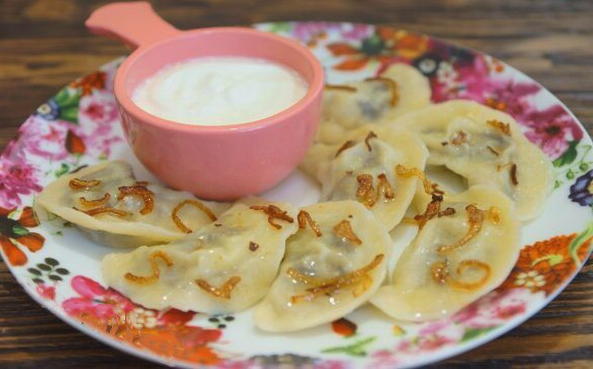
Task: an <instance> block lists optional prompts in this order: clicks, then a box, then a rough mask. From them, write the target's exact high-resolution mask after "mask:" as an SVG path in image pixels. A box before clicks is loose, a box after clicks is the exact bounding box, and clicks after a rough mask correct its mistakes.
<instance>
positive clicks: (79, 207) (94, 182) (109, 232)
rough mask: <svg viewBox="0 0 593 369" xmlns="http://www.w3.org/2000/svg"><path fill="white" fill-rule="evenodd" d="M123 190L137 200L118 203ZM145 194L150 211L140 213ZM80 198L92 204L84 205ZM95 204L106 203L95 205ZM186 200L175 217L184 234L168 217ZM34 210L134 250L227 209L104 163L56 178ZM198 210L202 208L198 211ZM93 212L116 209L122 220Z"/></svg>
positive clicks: (123, 165) (176, 236)
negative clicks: (130, 191)
mask: <svg viewBox="0 0 593 369" xmlns="http://www.w3.org/2000/svg"><path fill="white" fill-rule="evenodd" d="M78 180H82V182H77V181H78ZM72 181H74V182H72ZM71 182H72V183H73V185H74V187H75V188H72V185H71ZM76 183H78V186H76ZM124 186H138V187H139V188H136V189H132V191H133V192H134V193H136V194H138V195H129V196H125V197H123V198H121V199H118V196H121V190H120V188H121V187H124ZM149 192H151V193H152V195H147V196H149V197H150V198H152V210H150V211H147V210H144V211H143V209H144V208H145V206H147V205H148V204H147V203H146V201H145V200H144V199H143V197H142V194H144V195H146V194H147V193H149ZM81 198H84V199H85V200H87V201H91V203H88V204H87V203H85V202H84V200H81ZM99 199H103V200H104V201H96V202H93V201H95V200H99ZM148 201H151V200H150V199H149V200H148ZM184 201H185V202H186V203H184V204H183V205H182V206H181V207H180V208H179V209H178V211H177V212H176V215H177V216H178V220H179V221H180V222H181V224H182V227H185V228H183V229H182V228H180V226H179V225H177V224H176V223H175V222H174V221H173V216H172V214H173V211H174V209H175V208H176V207H177V206H178V205H180V204H182V203H183V202H184ZM37 205H39V206H41V208H44V209H45V210H47V211H48V212H50V213H53V214H55V215H57V216H59V217H61V218H63V219H65V220H67V221H69V222H71V223H73V224H75V225H76V226H77V227H79V228H80V229H81V230H83V231H85V233H86V234H87V235H88V236H89V237H90V238H91V239H93V240H94V241H96V242H99V243H102V244H106V245H110V246H113V247H137V246H140V245H154V244H159V243H165V242H170V241H173V240H177V239H179V238H182V237H184V236H185V235H186V234H187V232H189V231H194V230H196V229H199V228H200V227H202V226H204V225H206V224H209V223H212V221H213V220H214V219H215V218H216V216H217V215H218V214H220V213H222V212H223V211H224V210H225V209H228V208H229V206H230V205H229V204H224V203H217V202H212V201H202V200H198V199H197V198H196V197H194V195H192V194H190V193H188V192H182V191H174V190H171V189H168V188H165V187H163V186H160V185H157V184H150V183H141V182H137V181H136V179H135V178H134V175H133V173H132V169H131V167H130V165H129V164H127V163H125V162H123V161H106V162H103V163H100V164H97V165H93V166H90V167H87V168H84V169H82V170H80V171H78V172H76V173H72V174H68V175H64V176H62V177H60V178H58V179H57V180H56V181H54V182H52V183H50V184H49V185H48V186H47V187H46V188H45V189H44V190H43V191H42V192H41V194H39V196H38V197H37ZM200 206H203V207H205V208H204V209H200V208H199V207H200ZM97 208H114V209H116V210H115V211H116V212H119V214H120V215H117V214H114V213H110V212H105V213H98V214H95V215H89V214H87V213H85V212H84V211H89V210H92V209H97Z"/></svg>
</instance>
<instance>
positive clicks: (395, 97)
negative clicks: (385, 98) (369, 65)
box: [365, 77, 399, 106]
mask: <svg viewBox="0 0 593 369" xmlns="http://www.w3.org/2000/svg"><path fill="white" fill-rule="evenodd" d="M365 81H377V82H382V83H384V84H385V85H386V86H387V88H388V89H389V92H390V93H391V99H390V100H389V105H391V106H396V105H397V102H398V101H399V92H398V91H397V82H395V81H394V80H392V79H391V78H387V77H371V78H367V79H365Z"/></svg>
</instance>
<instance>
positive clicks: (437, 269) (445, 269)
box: [430, 260, 449, 284]
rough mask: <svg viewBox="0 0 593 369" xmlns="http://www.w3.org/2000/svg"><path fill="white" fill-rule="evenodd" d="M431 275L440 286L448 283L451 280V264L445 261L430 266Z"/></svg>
mask: <svg viewBox="0 0 593 369" xmlns="http://www.w3.org/2000/svg"><path fill="white" fill-rule="evenodd" d="M430 275H431V276H432V279H433V280H434V281H435V282H436V283H438V284H445V283H447V279H449V263H448V262H447V260H445V261H436V262H434V263H432V265H431V266H430Z"/></svg>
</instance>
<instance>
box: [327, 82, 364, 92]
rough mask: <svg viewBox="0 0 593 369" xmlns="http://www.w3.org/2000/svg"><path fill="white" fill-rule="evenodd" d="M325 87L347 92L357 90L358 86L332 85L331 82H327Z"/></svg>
mask: <svg viewBox="0 0 593 369" xmlns="http://www.w3.org/2000/svg"><path fill="white" fill-rule="evenodd" d="M325 88H326V89H328V90H339V91H346V92H356V91H357V88H356V87H353V86H347V85H330V84H326V85H325Z"/></svg>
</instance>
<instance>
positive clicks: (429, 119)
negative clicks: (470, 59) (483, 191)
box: [394, 100, 552, 221]
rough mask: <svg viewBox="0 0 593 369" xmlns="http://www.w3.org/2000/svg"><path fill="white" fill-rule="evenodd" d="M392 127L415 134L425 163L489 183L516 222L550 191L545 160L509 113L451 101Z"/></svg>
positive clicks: (535, 209) (535, 210)
mask: <svg viewBox="0 0 593 369" xmlns="http://www.w3.org/2000/svg"><path fill="white" fill-rule="evenodd" d="M394 127H398V128H403V129H408V130H410V131H413V132H417V133H418V134H420V136H421V138H422V140H423V141H424V143H425V144H426V146H427V147H428V150H429V151H430V155H429V157H428V163H427V164H428V165H437V166H438V165H444V166H446V167H447V168H448V169H450V170H451V171H453V172H455V173H457V174H459V175H461V176H462V177H465V178H466V179H467V183H468V185H469V186H472V185H475V184H490V185H493V186H495V187H496V188H498V189H499V190H501V191H503V192H504V193H505V194H507V195H508V196H509V197H510V198H511V199H512V200H513V201H514V202H515V206H516V213H517V216H518V218H519V219H520V220H522V221H526V220H529V219H532V218H535V217H536V216H537V215H538V214H539V213H540V212H541V210H542V207H543V204H544V201H545V199H546V197H547V196H548V193H549V192H550V189H551V183H552V174H551V173H552V172H551V165H550V161H549V160H548V158H547V157H546V156H545V155H544V154H543V153H542V152H541V150H540V149H539V148H538V147H537V146H535V145H534V144H532V143H531V142H529V141H528V140H527V139H526V138H525V136H524V135H523V134H522V133H521V129H520V127H519V125H518V124H517V123H516V122H515V120H514V119H513V118H512V117H511V116H509V115H508V114H505V113H503V112H501V111H498V110H494V109H491V108H488V107H486V106H483V105H481V104H478V103H476V102H472V101H467V100H454V101H449V102H445V103H442V104H438V105H432V106H430V107H427V108H424V109H422V110H419V111H417V112H412V113H409V114H406V115H405V116H403V117H401V118H399V119H398V120H397V121H396V122H395V123H394Z"/></svg>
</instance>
